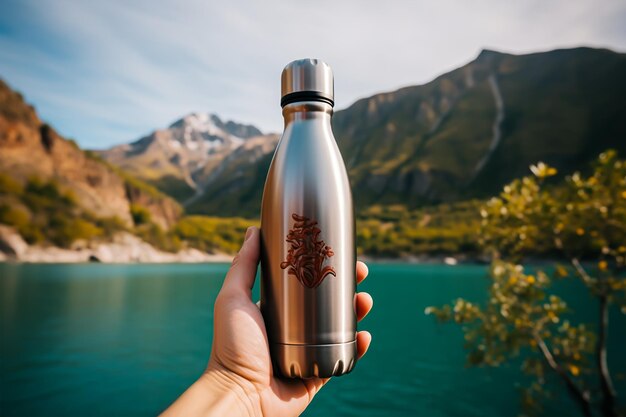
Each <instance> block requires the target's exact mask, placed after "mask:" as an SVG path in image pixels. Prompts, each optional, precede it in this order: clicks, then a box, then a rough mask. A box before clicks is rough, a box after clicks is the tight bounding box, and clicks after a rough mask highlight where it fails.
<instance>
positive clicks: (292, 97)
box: [280, 91, 335, 107]
mask: <svg viewBox="0 0 626 417" xmlns="http://www.w3.org/2000/svg"><path fill="white" fill-rule="evenodd" d="M298 101H322V102H324V103H328V104H330V105H331V106H333V107H334V106H335V102H334V101H333V99H332V98H330V97H329V96H328V95H326V94H324V93H321V92H319V91H295V92H293V93H289V94H287V95H285V96H283V97H282V98H281V99H280V107H285V106H286V105H287V104H291V103H295V102H298Z"/></svg>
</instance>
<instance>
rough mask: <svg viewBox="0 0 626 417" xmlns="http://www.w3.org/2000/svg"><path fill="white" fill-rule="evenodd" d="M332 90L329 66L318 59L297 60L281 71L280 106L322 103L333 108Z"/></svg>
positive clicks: (331, 76)
mask: <svg viewBox="0 0 626 417" xmlns="http://www.w3.org/2000/svg"><path fill="white" fill-rule="evenodd" d="M334 90H335V89H334V84H333V70H332V69H331V68H330V65H328V64H327V63H325V62H324V61H322V60H320V59H310V58H307V59H299V60H297V61H293V62H290V63H289V64H287V66H286V67H285V69H284V70H283V73H282V75H281V99H280V106H281V107H285V106H286V105H287V104H289V103H294V102H297V101H323V102H326V103H328V104H330V105H331V106H334V105H335V102H334V98H335V91H334Z"/></svg>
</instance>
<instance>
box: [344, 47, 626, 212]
mask: <svg viewBox="0 0 626 417" xmlns="http://www.w3.org/2000/svg"><path fill="white" fill-rule="evenodd" d="M624 73H626V55H624V54H619V53H615V52H612V51H607V50H597V49H590V48H576V49H569V50H557V51H551V52H545V53H537V54H530V55H521V56H515V55H509V54H502V53H497V52H493V51H483V52H482V53H481V54H480V55H479V56H478V58H477V59H476V60H475V61H473V62H471V63H469V64H467V65H465V66H463V67H461V68H459V69H457V70H454V71H452V72H450V73H447V74H444V75H442V76H440V77H438V78H437V79H435V80H434V81H432V82H430V83H428V84H425V85H423V86H416V87H408V88H404V89H401V90H398V91H395V92H393V93H387V94H379V95H376V96H373V97H370V98H367V99H363V100H359V101H358V102H356V103H355V104H354V105H352V106H351V107H349V108H348V109H346V110H343V111H339V112H337V114H336V115H335V118H334V131H335V135H336V137H337V141H338V143H339V146H340V148H341V150H342V153H343V155H344V158H345V160H346V163H347V165H348V167H349V170H350V174H351V179H352V181H353V186H354V189H355V197H356V199H357V202H359V203H360V204H362V205H365V206H367V205H369V204H372V203H375V202H376V203H405V204H408V205H421V204H428V203H433V202H438V201H454V200H459V199H465V198H470V197H472V198H473V197H482V196H486V195H490V194H493V193H495V192H497V191H498V189H499V188H500V187H501V186H502V185H503V184H505V183H506V182H508V181H510V180H511V179H512V178H515V177H519V176H521V175H524V174H525V173H527V170H528V166H529V165H530V164H531V163H534V162H537V161H539V160H543V161H545V162H548V163H550V164H551V165H553V166H555V167H557V168H558V169H559V171H560V172H562V173H567V172H571V171H573V170H574V169H577V168H578V169H580V168H583V167H584V166H585V163H586V162H587V161H589V160H590V159H592V158H593V157H594V156H595V155H597V153H598V152H600V151H601V150H603V149H606V148H608V147H613V148H616V149H619V150H624V149H625V148H626V145H625V143H626V142H625V141H624V139H625V138H626V106H625V105H624V104H625V98H624V97H626V96H625V94H626V81H625V80H624V77H623V76H622V75H621V74H624Z"/></svg>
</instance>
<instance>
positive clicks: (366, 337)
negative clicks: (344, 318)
mask: <svg viewBox="0 0 626 417" xmlns="http://www.w3.org/2000/svg"><path fill="white" fill-rule="evenodd" d="M371 342H372V335H371V334H370V332H368V331H362V332H358V333H357V334H356V353H357V359H361V358H362V357H363V355H365V352H367V349H369V347H370V343H371Z"/></svg>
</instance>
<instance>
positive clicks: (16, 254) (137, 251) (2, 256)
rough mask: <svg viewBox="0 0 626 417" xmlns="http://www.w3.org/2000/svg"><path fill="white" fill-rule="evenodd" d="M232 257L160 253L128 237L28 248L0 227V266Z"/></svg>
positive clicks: (191, 252)
mask: <svg viewBox="0 0 626 417" xmlns="http://www.w3.org/2000/svg"><path fill="white" fill-rule="evenodd" d="M233 257H234V255H229V254H227V253H219V252H218V253H207V252H202V251H200V250H198V249H194V248H187V249H183V250H181V251H179V252H176V253H172V252H164V251H162V250H159V249H157V248H155V247H154V246H152V245H150V244H149V243H147V242H145V241H143V240H142V239H140V238H139V237H137V236H134V235H132V234H130V233H125V232H124V233H119V234H117V235H115V236H114V237H113V238H112V239H111V240H109V241H91V242H76V243H75V244H74V245H73V247H72V248H69V249H66V248H60V247H57V246H43V245H29V244H28V243H26V242H25V241H24V239H23V238H22V236H20V235H19V233H17V232H16V231H15V230H14V229H13V228H11V227H7V226H2V225H0V263H15V264H18V263H32V264H62V263H65V264H79V263H81V264H82V263H103V264H136V263H150V264H161V263H219V262H228V263H230V262H232V259H233Z"/></svg>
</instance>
